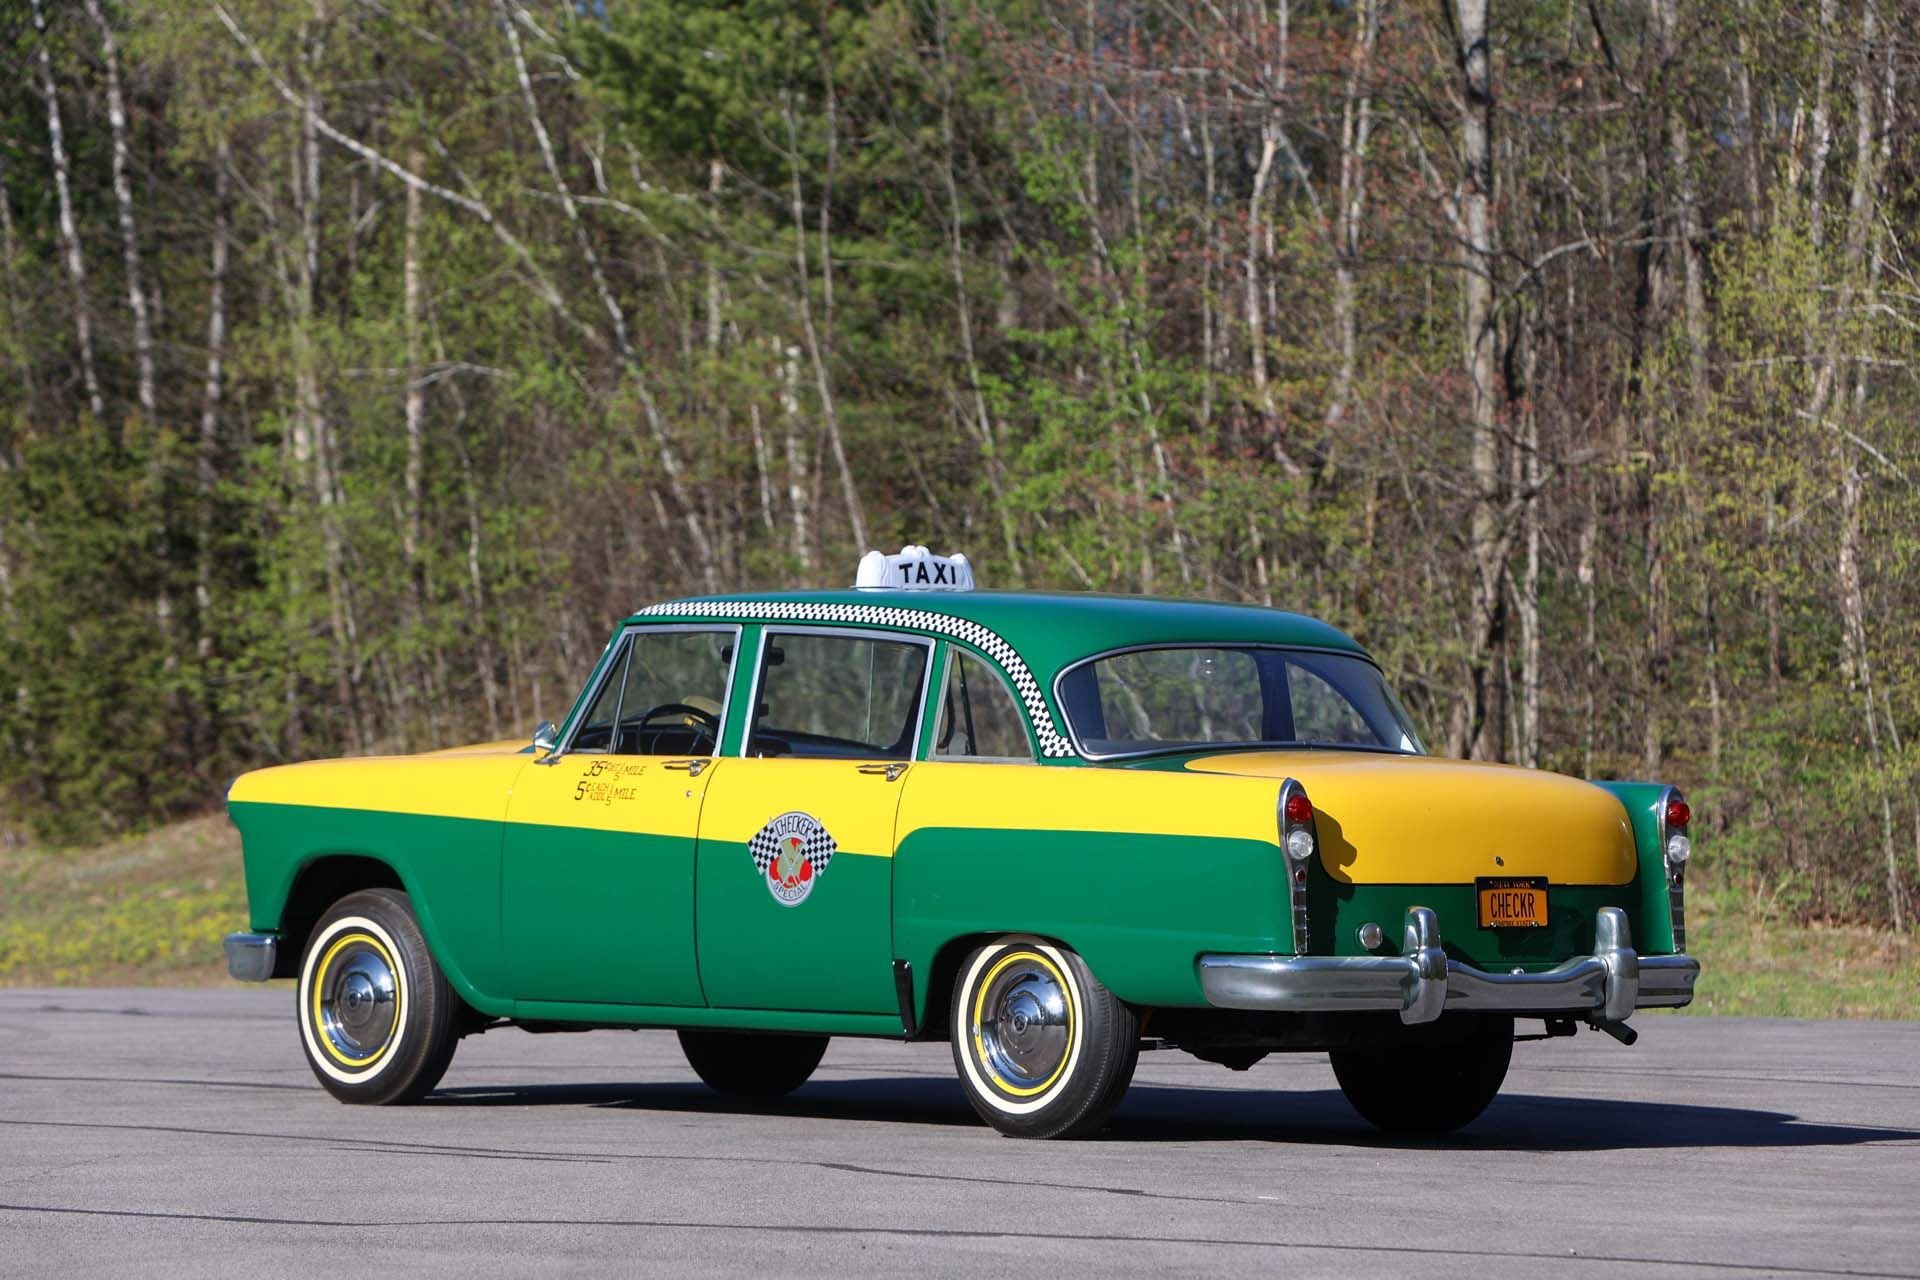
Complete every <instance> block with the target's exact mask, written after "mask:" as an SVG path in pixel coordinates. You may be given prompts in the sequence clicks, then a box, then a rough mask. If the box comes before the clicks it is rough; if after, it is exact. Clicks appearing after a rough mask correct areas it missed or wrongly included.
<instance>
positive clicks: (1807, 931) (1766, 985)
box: [1683, 885, 1920, 1018]
mask: <svg viewBox="0 0 1920 1280" xmlns="http://www.w3.org/2000/svg"><path fill="white" fill-rule="evenodd" d="M1687 934H1688V943H1689V947H1690V949H1691V951H1692V953H1693V954H1694V955H1696V956H1698V957H1699V959H1700V966H1701V973H1700V985H1699V987H1698V988H1697V989H1696V990H1695V992H1694V1000H1693V1003H1692V1004H1691V1005H1689V1006H1688V1007H1687V1008H1686V1009H1685V1010H1684V1011H1683V1012H1686V1013H1696V1014H1697V1013H1728V1014H1749V1015H1756V1016H1764V1017H1780V1018H1920V935H1916V934H1913V933H1907V934H1904V935H1902V934H1897V933H1894V932H1893V931H1892V930H1889V929H1869V928H1865V927H1863V926H1860V925H1843V924H1796V923H1793V922H1790V921H1786V920H1783V919H1780V918H1779V917H1778V916H1777V915H1775V914H1774V913H1771V912H1768V911H1766V910H1765V909H1764V908H1763V907H1762V906H1761V905H1760V904H1759V903H1757V902H1756V901H1755V900H1754V899H1753V897H1752V896H1751V895H1750V894H1747V893H1744V892H1742V891H1740V890H1737V889H1733V888H1727V887H1720V886H1711V885H1707V886H1700V887H1699V888H1696V887H1694V886H1692V885H1689V886H1688V890H1687Z"/></svg>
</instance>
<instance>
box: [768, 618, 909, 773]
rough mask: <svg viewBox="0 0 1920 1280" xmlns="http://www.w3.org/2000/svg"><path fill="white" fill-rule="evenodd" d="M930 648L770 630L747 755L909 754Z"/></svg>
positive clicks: (882, 757)
mask: <svg viewBox="0 0 1920 1280" xmlns="http://www.w3.org/2000/svg"><path fill="white" fill-rule="evenodd" d="M929 648H931V646H930V645H929V644H927V643H925V642H921V641H913V640H892V639H881V638H879V637H873V636H854V635H843V634H838V633H833V632H827V633H813V634H807V633H801V632H770V633H768V635H767V637H766V643H765V645H764V646H763V648H762V651H761V658H760V693H759V699H760V705H759V706H758V707H756V708H755V709H754V718H753V729H752V731H751V733H750V734H749V735H748V738H747V754H748V755H750V756H789V755H790V756H838V757H843V758H846V759H850V760H905V759H907V758H908V757H909V756H911V755H912V754H913V743H914V737H915V734H916V732H917V731H918V729H919V727H920V699H921V694H922V693H923V692H924V689H925V685H926V676H927V652H928V650H929Z"/></svg>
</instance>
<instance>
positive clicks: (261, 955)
mask: <svg viewBox="0 0 1920 1280" xmlns="http://www.w3.org/2000/svg"><path fill="white" fill-rule="evenodd" d="M224 945H225V946H226V949H227V973H228V974H229V975H230V976H232V977H235V978H238V979H239V980H240V981H241V982H265V981H266V980H267V979H268V978H271V977H272V976H273V962H274V957H275V955H276V954H277V953H278V951H279V949H280V939H279V938H277V937H275V936H274V935H273V934H271V933H230V934H228V935H227V940H226V942H225V944H224Z"/></svg>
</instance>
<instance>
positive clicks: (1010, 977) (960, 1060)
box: [952, 938, 1140, 1138]
mask: <svg viewBox="0 0 1920 1280" xmlns="http://www.w3.org/2000/svg"><path fill="white" fill-rule="evenodd" d="M952 1030H953V1037H952V1039H953V1060H954V1066H955V1067H956V1069H957V1070H958V1071H959V1073H960V1083H961V1085H962V1086H963V1087H964V1088H965V1089H966V1091H967V1101H968V1102H970V1103H972V1104H973V1109H974V1110H975V1111H977V1112H979V1113H980V1117H981V1118H982V1119H984V1120H985V1121H986V1122H987V1123H988V1124H990V1125H992V1126H993V1127H994V1128H996V1129H998V1130H999V1131H1000V1132H1001V1133H1004V1134H1007V1135H1008V1136H1009V1137H1015V1138H1078V1137H1084V1136H1086V1135H1088V1134H1091V1133H1094V1132H1096V1131H1098V1130H1099V1128H1100V1126H1101V1125H1103V1124H1105V1123H1106V1120H1107V1117H1108V1116H1109V1115H1111V1114H1112V1113H1113V1109H1114V1108H1115V1107H1117V1106H1119V1105H1120V1099H1121V1097H1122V1096H1124V1095H1125V1093H1126V1091H1127V1085H1128V1084H1130V1083H1131V1082H1132V1080H1133V1068H1134V1065H1135V1063H1136V1062H1137V1061H1138V1060H1139V1055H1140V1022H1139V1019H1138V1018H1137V1017H1136V1016H1135V1015H1134V1012H1133V1010H1132V1009H1130V1008H1129V1007H1127V1005H1125V1004H1123V1003H1122V1002H1121V1001H1120V1000H1119V999H1117V998H1116V997H1115V996H1114V994H1113V993H1112V992H1111V991H1108V990H1107V989H1106V988H1105V987H1103V986H1101V985H1100V981H1099V979H1097V978H1095V977H1094V976H1093V971H1092V970H1091V969H1089V968H1087V965H1086V962H1085V961H1083V960H1082V959H1080V957H1079V956H1077V955H1075V954H1074V953H1073V952H1071V951H1068V950H1066V949H1065V948H1062V947H1056V946H1053V945H1051V944H1049V943H1044V942H1040V941H1038V940H1037V939H1028V938H1020V939H1004V940H1002V941H999V942H994V943H991V944H989V945H987V946H984V947H981V948H979V949H978V950H976V951H975V952H974V953H973V954H972V955H970V956H968V957H967V960H966V963H964V964H962V965H961V966H960V972H959V974H958V975H957V977H956V978H955V980H954V987H953V1028H952Z"/></svg>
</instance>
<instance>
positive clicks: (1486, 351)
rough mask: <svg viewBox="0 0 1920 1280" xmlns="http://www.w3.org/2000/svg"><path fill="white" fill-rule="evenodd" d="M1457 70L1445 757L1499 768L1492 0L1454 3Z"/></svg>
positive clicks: (1503, 643)
mask: <svg viewBox="0 0 1920 1280" xmlns="http://www.w3.org/2000/svg"><path fill="white" fill-rule="evenodd" d="M1454 16H1455V34H1456V37H1457V39H1458V41H1459V44H1458V47H1457V49H1456V50H1455V55H1456V57H1457V59H1458V64H1459V68H1460V85H1459V98H1458V104H1459V113H1460V118H1459V125H1460V154H1461V167H1460V178H1459V182H1458V185H1457V187H1456V192H1457V195H1456V197H1455V206H1456V208H1457V210H1458V215H1457V217H1458V223H1457V226H1456V235H1457V236H1458V238H1459V244H1460V250H1459V252H1460V266H1461V272H1462V276H1463V280H1464V290H1465V295H1466V296H1465V307H1464V310H1463V318H1464V321H1465V325H1464V331H1463V335H1462V336H1463V339H1464V342H1463V351H1462V355H1463V359H1464V367H1465V373H1466V380H1467V396H1468V424H1469V432H1470V448H1469V453H1470V463H1469V477H1470V482H1471V485H1472V492H1473V497H1472V514H1471V516H1470V522H1469V530H1468V545H1469V558H1470V560H1471V568H1472V580H1471V587H1470V590H1471V596H1470V604H1469V614H1468V627H1467V655H1466V659H1467V688H1466V693H1467V701H1466V702H1465V704H1464V705H1463V706H1462V707H1461V708H1460V710H1459V711H1457V712H1456V714H1455V716H1454V721H1453V728H1452V732H1451V734H1450V735H1449V743H1448V746H1449V749H1450V751H1451V752H1452V753H1453V754H1455V755H1470V756H1471V757H1472V758H1473V759H1476V760H1495V759H1499V758H1500V756H1501V754H1502V753H1503V752H1502V748H1503V746H1504V742H1503V740H1504V738H1505V734H1506V723H1507V708H1506V696H1505V682H1504V681H1503V679H1502V678H1501V673H1502V669H1503V668H1504V666H1505V663H1506V649H1507V617H1506V577H1507V565H1506V551H1507V538H1506V533H1505V530H1504V528H1503V527H1502V526H1503V522H1504V500H1503V499H1504V495H1503V494H1502V492H1501V481H1502V476H1503V473H1504V468H1503V467H1502V466H1501V457H1502V449H1501V440H1500V434H1499V423H1498V412H1499V390H1498V388H1497V387H1496V386H1495V385H1494V378H1495V371H1494V353H1495V349H1496V345H1497V344H1496V335H1495V329H1494V326H1495V312H1494V268H1495V261H1494V244H1493V146H1492V137H1493V112H1494V99H1493V63H1492V58H1491V51H1490V49H1489V47H1488V43H1487V0H1455V15H1454Z"/></svg>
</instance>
